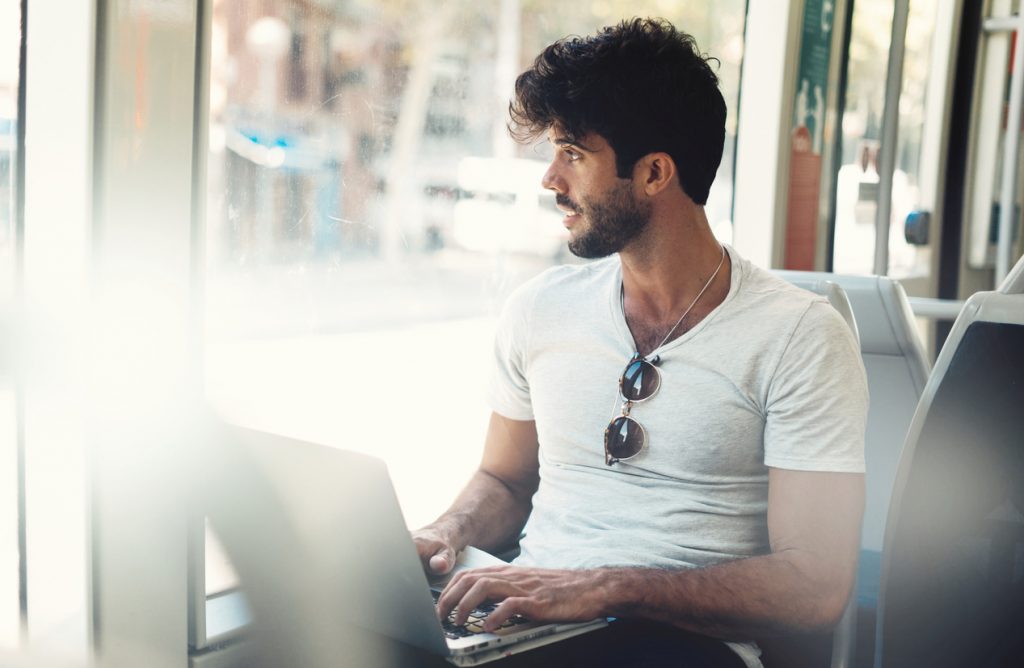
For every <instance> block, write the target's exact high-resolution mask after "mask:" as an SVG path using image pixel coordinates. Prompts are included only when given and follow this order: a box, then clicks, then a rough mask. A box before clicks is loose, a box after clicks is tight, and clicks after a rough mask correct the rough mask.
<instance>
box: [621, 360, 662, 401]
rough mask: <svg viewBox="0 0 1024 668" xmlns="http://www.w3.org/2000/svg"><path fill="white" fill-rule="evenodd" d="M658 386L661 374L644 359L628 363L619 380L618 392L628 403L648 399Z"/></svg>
mask: <svg viewBox="0 0 1024 668" xmlns="http://www.w3.org/2000/svg"><path fill="white" fill-rule="evenodd" d="M660 386H661V374H660V373H658V369H657V367H655V366H654V365H653V364H651V363H650V362H648V361H647V360H645V359H637V360H633V361H632V362H630V363H629V364H628V365H627V366H626V370H625V371H623V372H622V378H620V379H619V390H620V391H621V392H622V397H623V398H624V399H626V400H628V401H643V400H644V399H650V398H651V397H652V396H653V395H654V393H655V392H657V391H658V388H659V387H660Z"/></svg>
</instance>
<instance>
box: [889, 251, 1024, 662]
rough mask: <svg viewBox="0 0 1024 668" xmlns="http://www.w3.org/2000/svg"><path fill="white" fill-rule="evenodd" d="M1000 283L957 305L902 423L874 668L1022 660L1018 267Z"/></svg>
mask: <svg viewBox="0 0 1024 668" xmlns="http://www.w3.org/2000/svg"><path fill="white" fill-rule="evenodd" d="M1010 279H1012V280H1010ZM1010 279H1008V280H1007V281H1006V282H1005V283H1004V285H1003V287H1002V290H1001V291H1000V292H986V293H978V294H976V295H974V296H973V297H971V298H970V299H969V300H968V301H967V304H966V305H965V307H964V309H963V311H962V312H961V314H960V316H959V317H958V318H957V320H956V323H955V324H954V326H953V329H952V331H951V333H950V335H949V338H948V339H947V341H946V344H945V345H944V347H943V349H942V352H941V354H940V355H939V358H938V360H937V362H936V365H935V369H934V371H933V372H932V375H931V377H930V378H929V380H928V384H927V386H926V387H925V391H924V393H923V395H922V397H921V401H920V403H919V404H918V408H917V411H916V413H915V414H914V419H913V422H912V424H911V427H910V430H909V433H908V436H907V441H906V445H905V447H904V449H903V456H902V458H901V460H900V464H899V470H898V474H897V478H896V485H895V488H894V492H893V498H892V503H891V505H890V509H889V515H888V522H887V526H886V534H885V546H884V547H885V549H884V550H883V553H882V565H881V590H880V596H879V606H878V623H877V627H876V634H877V642H876V644H875V665H876V666H883V667H885V666H904V665H927V666H965V665H971V666H1002V665H1021V660H1022V657H1024V641H1022V640H1021V636H1020V633H1019V625H1020V621H1021V619H1022V616H1024V294H1021V291H1022V290H1024V280H1022V279H1024V260H1022V261H1021V262H1020V263H1018V265H1017V267H1016V268H1015V271H1014V272H1013V273H1011V275H1010Z"/></svg>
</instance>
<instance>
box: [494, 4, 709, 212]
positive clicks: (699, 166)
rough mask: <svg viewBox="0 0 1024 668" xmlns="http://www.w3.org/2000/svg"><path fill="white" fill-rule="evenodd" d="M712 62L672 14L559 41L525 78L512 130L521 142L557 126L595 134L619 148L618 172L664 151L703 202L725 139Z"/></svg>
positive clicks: (572, 133) (573, 135)
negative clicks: (669, 17) (674, 22)
mask: <svg viewBox="0 0 1024 668" xmlns="http://www.w3.org/2000/svg"><path fill="white" fill-rule="evenodd" d="M710 60H714V59H713V58H709V57H707V56H705V55H702V54H701V53H700V51H699V50H698V49H697V44H696V42H695V41H694V38H693V37H692V36H690V35H688V34H686V33H684V32H681V31H679V30H677V29H676V28H675V27H674V26H672V24H670V23H669V22H668V21H665V20H664V19H640V18H634V19H631V20H628V21H622V22H621V23H619V24H618V25H614V26H608V27H606V28H602V29H601V30H600V31H599V32H598V33H597V34H596V35H594V36H591V37H578V36H573V37H566V38H564V39H560V40H558V41H557V42H555V43H554V44H552V45H551V46H549V47H547V48H546V49H544V51H543V52H542V53H541V54H540V55H539V56H537V59H536V60H534V62H533V66H532V67H531V68H530V69H528V70H526V71H525V72H523V73H522V74H520V75H519V78H518V79H516V88H515V97H514V99H513V101H512V103H511V104H510V105H509V114H510V116H511V120H510V122H509V126H508V127H509V131H510V132H511V134H512V136H513V137H515V138H516V139H517V140H519V141H529V140H531V139H535V138H536V137H538V136H540V135H541V134H543V133H544V132H546V131H547V130H548V128H550V127H552V126H558V128H559V129H560V130H561V131H562V132H564V133H566V135H567V136H568V138H569V139H570V140H579V139H580V138H582V137H583V135H586V134H587V133H590V132H595V133H597V134H599V135H601V136H602V137H604V139H605V140H606V141H607V142H608V144H609V145H610V146H611V147H612V149H613V150H614V151H615V163H616V165H615V166H616V170H617V172H618V176H619V178H628V177H629V176H630V175H631V174H632V171H633V166H634V165H635V164H636V161H637V160H639V159H640V158H642V157H643V156H645V155H647V154H648V153H653V152H657V151H663V152H665V153H668V154H669V155H670V156H672V160H674V161H675V163H676V169H677V170H678V173H679V182H680V185H681V186H682V188H683V191H684V192H685V193H686V194H687V195H688V196H689V197H690V199H692V200H693V201H694V202H696V203H697V204H701V205H703V204H705V203H706V202H707V199H708V191H709V190H710V189H711V182H712V181H714V180H715V172H716V171H717V170H718V165H719V163H720V162H721V160H722V148H723V146H724V144H725V100H724V99H723V98H722V93H721V92H720V91H719V90H718V77H717V76H715V73H714V72H713V71H712V70H711V66H710V65H709V64H708V62H709V61H710ZM716 62H717V61H716Z"/></svg>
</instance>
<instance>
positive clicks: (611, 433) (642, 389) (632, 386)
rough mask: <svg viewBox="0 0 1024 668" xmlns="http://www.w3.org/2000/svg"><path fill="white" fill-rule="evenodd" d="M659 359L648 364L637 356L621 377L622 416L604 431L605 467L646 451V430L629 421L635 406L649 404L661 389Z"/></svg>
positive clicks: (638, 424) (635, 354)
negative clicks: (630, 413) (643, 403)
mask: <svg viewBox="0 0 1024 668" xmlns="http://www.w3.org/2000/svg"><path fill="white" fill-rule="evenodd" d="M660 359H661V358H660V357H655V358H654V359H653V360H646V359H644V358H643V357H641V356H640V353H634V354H633V357H632V358H631V359H630V360H629V363H628V364H626V369H625V371H623V372H622V375H621V376H620V377H619V397H620V398H621V399H622V414H621V415H619V416H618V417H615V418H612V421H611V422H610V423H608V428H607V429H605V430H604V463H605V464H607V465H608V466H611V465H612V464H614V463H615V462H618V461H626V460H627V459H632V458H633V457H636V456H637V455H639V454H640V453H641V452H642V451H643V449H644V448H645V447H647V430H645V429H644V428H643V426H642V425H641V424H640V423H639V422H637V421H636V420H634V419H633V418H632V417H630V415H629V412H630V411H631V410H632V409H633V404H636V403H640V402H641V401H647V400H648V399H650V398H651V397H653V396H654V395H655V394H656V393H657V392H658V388H659V387H661V373H659V372H658V367H657V366H655V365H656V364H657V363H658V362H659V361H660Z"/></svg>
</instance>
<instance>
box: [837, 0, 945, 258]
mask: <svg viewBox="0 0 1024 668" xmlns="http://www.w3.org/2000/svg"><path fill="white" fill-rule="evenodd" d="M892 12H893V3H892V0H858V2H856V3H854V5H853V31H852V34H851V37H850V51H849V65H848V68H849V69H848V71H847V72H848V73H847V91H846V106H845V108H844V110H843V128H842V133H843V135H842V163H843V164H842V166H841V167H840V169H839V181H838V184H837V189H836V220H835V250H834V252H833V270H834V271H835V272H837V273H849V274H870V273H874V258H875V218H876V212H877V210H878V193H879V186H878V182H879V177H878V158H879V149H880V148H881V130H882V113H883V111H884V107H885V85H886V76H887V66H888V59H889V41H890V38H891V36H892ZM936 12H937V9H936V2H935V0H914V1H913V2H911V3H910V13H909V16H908V19H907V33H906V46H905V52H904V63H903V86H902V89H901V94H900V113H899V130H898V139H897V140H898V142H899V144H898V146H897V149H896V166H895V171H894V172H893V184H892V208H891V222H890V229H889V233H890V234H889V253H890V257H889V272H888V273H889V274H890V275H892V276H894V277H896V278H906V277H910V276H916V275H920V274H922V273H927V271H928V266H929V261H930V256H929V252H930V251H929V250H928V248H927V247H923V246H922V247H919V246H913V245H911V244H908V243H907V241H906V240H905V238H904V225H903V223H904V221H905V220H906V218H907V214H909V213H910V212H911V211H913V210H914V209H915V208H917V206H918V204H919V201H920V200H919V189H918V178H917V177H918V173H919V162H920V157H921V140H922V135H921V131H922V128H923V125H924V116H925V109H924V103H925V93H926V90H925V86H926V83H927V81H928V67H929V62H930V55H931V39H932V34H933V32H934V29H935V15H936Z"/></svg>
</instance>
